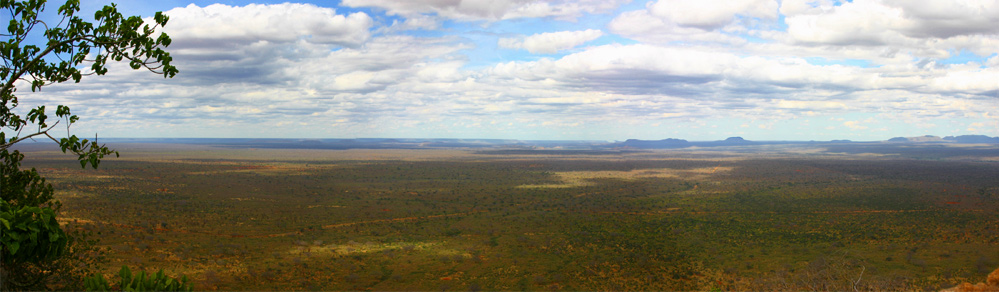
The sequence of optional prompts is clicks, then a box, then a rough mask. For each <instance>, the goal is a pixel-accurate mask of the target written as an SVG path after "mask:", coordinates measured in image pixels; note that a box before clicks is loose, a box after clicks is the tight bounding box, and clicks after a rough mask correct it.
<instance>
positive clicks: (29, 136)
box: [0, 121, 60, 150]
mask: <svg viewBox="0 0 999 292" xmlns="http://www.w3.org/2000/svg"><path fill="white" fill-rule="evenodd" d="M59 122H60V121H56V122H55V123H54V124H52V126H50V127H48V128H47V129H45V131H39V132H37V133H33V134H31V135H27V136H24V137H21V138H18V139H17V140H14V141H13V142H10V143H6V144H0V150H2V149H7V148H8V147H10V146H14V144H17V142H21V141H24V140H27V139H31V137H34V136H38V135H45V136H48V137H49V139H52V141H55V142H56V143H59V140H56V139H55V138H52V136H50V135H49V130H52V129H53V128H55V126H56V125H58V124H59Z"/></svg>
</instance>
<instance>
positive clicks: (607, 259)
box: [25, 144, 999, 290]
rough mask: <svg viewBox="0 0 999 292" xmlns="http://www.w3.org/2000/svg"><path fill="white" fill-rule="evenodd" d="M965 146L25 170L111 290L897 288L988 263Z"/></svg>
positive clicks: (983, 167)
mask: <svg viewBox="0 0 999 292" xmlns="http://www.w3.org/2000/svg"><path fill="white" fill-rule="evenodd" d="M31 147H35V146H31ZM982 149H986V150H989V149H991V150H990V151H985V152H983V153H986V155H980V156H977V157H969V156H960V157H956V156H955V157H954V158H953V159H933V160H926V159H913V158H911V157H905V156H904V155H903V156H898V155H891V156H880V155H872V154H830V153H827V152H824V151H823V149H808V148H803V147H798V146H794V147H787V148H780V149H775V148H756V149H748V148H744V149H740V151H739V152H723V151H726V150H725V149H723V148H718V149H717V150H712V151H711V152H704V151H702V152H697V151H695V150H670V151H655V152H624V153H613V154H606V153H600V154H599V155H593V154H592V153H587V152H579V153H558V154H557V155H546V154H544V153H535V152H507V153H490V154H475V153H474V152H473V151H460V150H347V151H334V150H280V149H265V150H259V149H222V148H211V147H205V146H184V145H170V146H155V147H154V146H153V145H148V144H147V145H138V146H136V145H119V150H120V151H121V152H122V153H123V156H122V158H119V159H112V160H106V161H104V163H102V168H101V169H99V170H88V171H81V170H79V169H78V168H74V167H73V164H72V163H71V161H69V163H68V162H67V160H71V159H72V157H68V158H67V157H64V156H60V155H58V153H56V152H57V151H54V152H45V151H35V152H30V153H31V155H29V157H31V159H30V160H29V161H26V162H25V165H26V166H30V167H36V168H38V169H39V172H41V173H42V174H43V175H45V176H46V177H48V178H49V180H50V181H51V182H52V183H53V185H54V186H55V189H56V190H57V191H56V197H57V198H58V199H59V200H61V201H62V202H63V208H62V211H61V215H60V219H61V220H65V221H67V222H75V224H74V226H75V227H73V228H77V229H81V230H88V231H92V232H95V233H96V234H98V236H99V237H100V238H101V241H100V245H101V246H102V247H103V248H104V249H105V251H106V256H107V257H108V259H109V260H110V261H108V262H107V263H105V266H104V271H105V273H106V274H111V273H113V272H114V271H116V270H117V269H119V268H120V267H121V266H122V265H127V266H130V267H133V268H140V269H146V270H158V269H165V270H166V271H167V273H168V274H171V275H187V276H188V277H190V278H191V279H192V281H193V282H194V283H195V286H194V288H195V289H196V290H202V289H224V290H350V289H373V290H439V289H445V290H622V289H627V290H698V289H700V290H708V289H713V288H718V289H723V290H732V289H737V290H773V289H790V290H816V289H817V290H825V289H829V290H853V289H854V288H857V289H860V290H912V289H937V288H941V287H949V286H953V285H955V284H957V283H960V282H962V281H969V280H972V279H978V278H981V277H982V276H983V275H985V274H987V273H988V272H990V271H992V270H994V269H995V268H997V267H999V211H997V210H999V180H997V179H996V178H999V162H997V161H999V149H997V148H995V147H994V146H992V147H985V148H982ZM730 150H731V149H730ZM125 153H127V154H125Z"/></svg>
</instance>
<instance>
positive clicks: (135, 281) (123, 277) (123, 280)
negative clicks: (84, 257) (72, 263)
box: [83, 266, 193, 291]
mask: <svg viewBox="0 0 999 292" xmlns="http://www.w3.org/2000/svg"><path fill="white" fill-rule="evenodd" d="M118 278H119V281H118V283H116V284H115V285H114V286H112V285H110V284H108V281H107V280H106V279H104V276H102V275H94V276H91V277H87V278H86V279H85V280H84V284H83V286H84V289H85V290H86V291H191V290H193V286H191V284H190V283H189V280H188V279H187V276H183V277H181V278H180V279H179V280H178V279H174V278H171V277H169V276H167V275H166V274H164V273H163V270H160V271H159V272H156V273H155V274H148V275H147V274H146V272H144V271H140V272H139V273H138V274H135V275H134V276H133V275H132V270H131V269H129V268H128V266H122V267H121V270H120V271H118Z"/></svg>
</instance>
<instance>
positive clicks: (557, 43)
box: [499, 29, 603, 54]
mask: <svg viewBox="0 0 999 292" xmlns="http://www.w3.org/2000/svg"><path fill="white" fill-rule="evenodd" d="M602 35H603V32H601V31H599V30H595V29H587V30H580V31H560V32H546V33H540V34H535V35H531V36H527V37H521V38H501V39H499V46H500V47H503V48H510V49H525V50H527V51H528V52H531V53H535V54H537V53H541V54H554V53H557V52H558V51H562V50H567V49H571V48H575V47H576V46H579V45H582V44H584V43H586V42H589V41H592V40H595V39H597V38H599V37H600V36H602Z"/></svg>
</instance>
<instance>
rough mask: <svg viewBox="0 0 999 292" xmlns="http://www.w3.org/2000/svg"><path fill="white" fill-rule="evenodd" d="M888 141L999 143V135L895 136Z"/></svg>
mask: <svg viewBox="0 0 999 292" xmlns="http://www.w3.org/2000/svg"><path fill="white" fill-rule="evenodd" d="M888 142H895V143H961V144H992V143H999V137H989V136H985V135H961V136H947V137H943V138H940V137H939V136H932V135H926V136H919V137H895V138H891V139H888Z"/></svg>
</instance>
